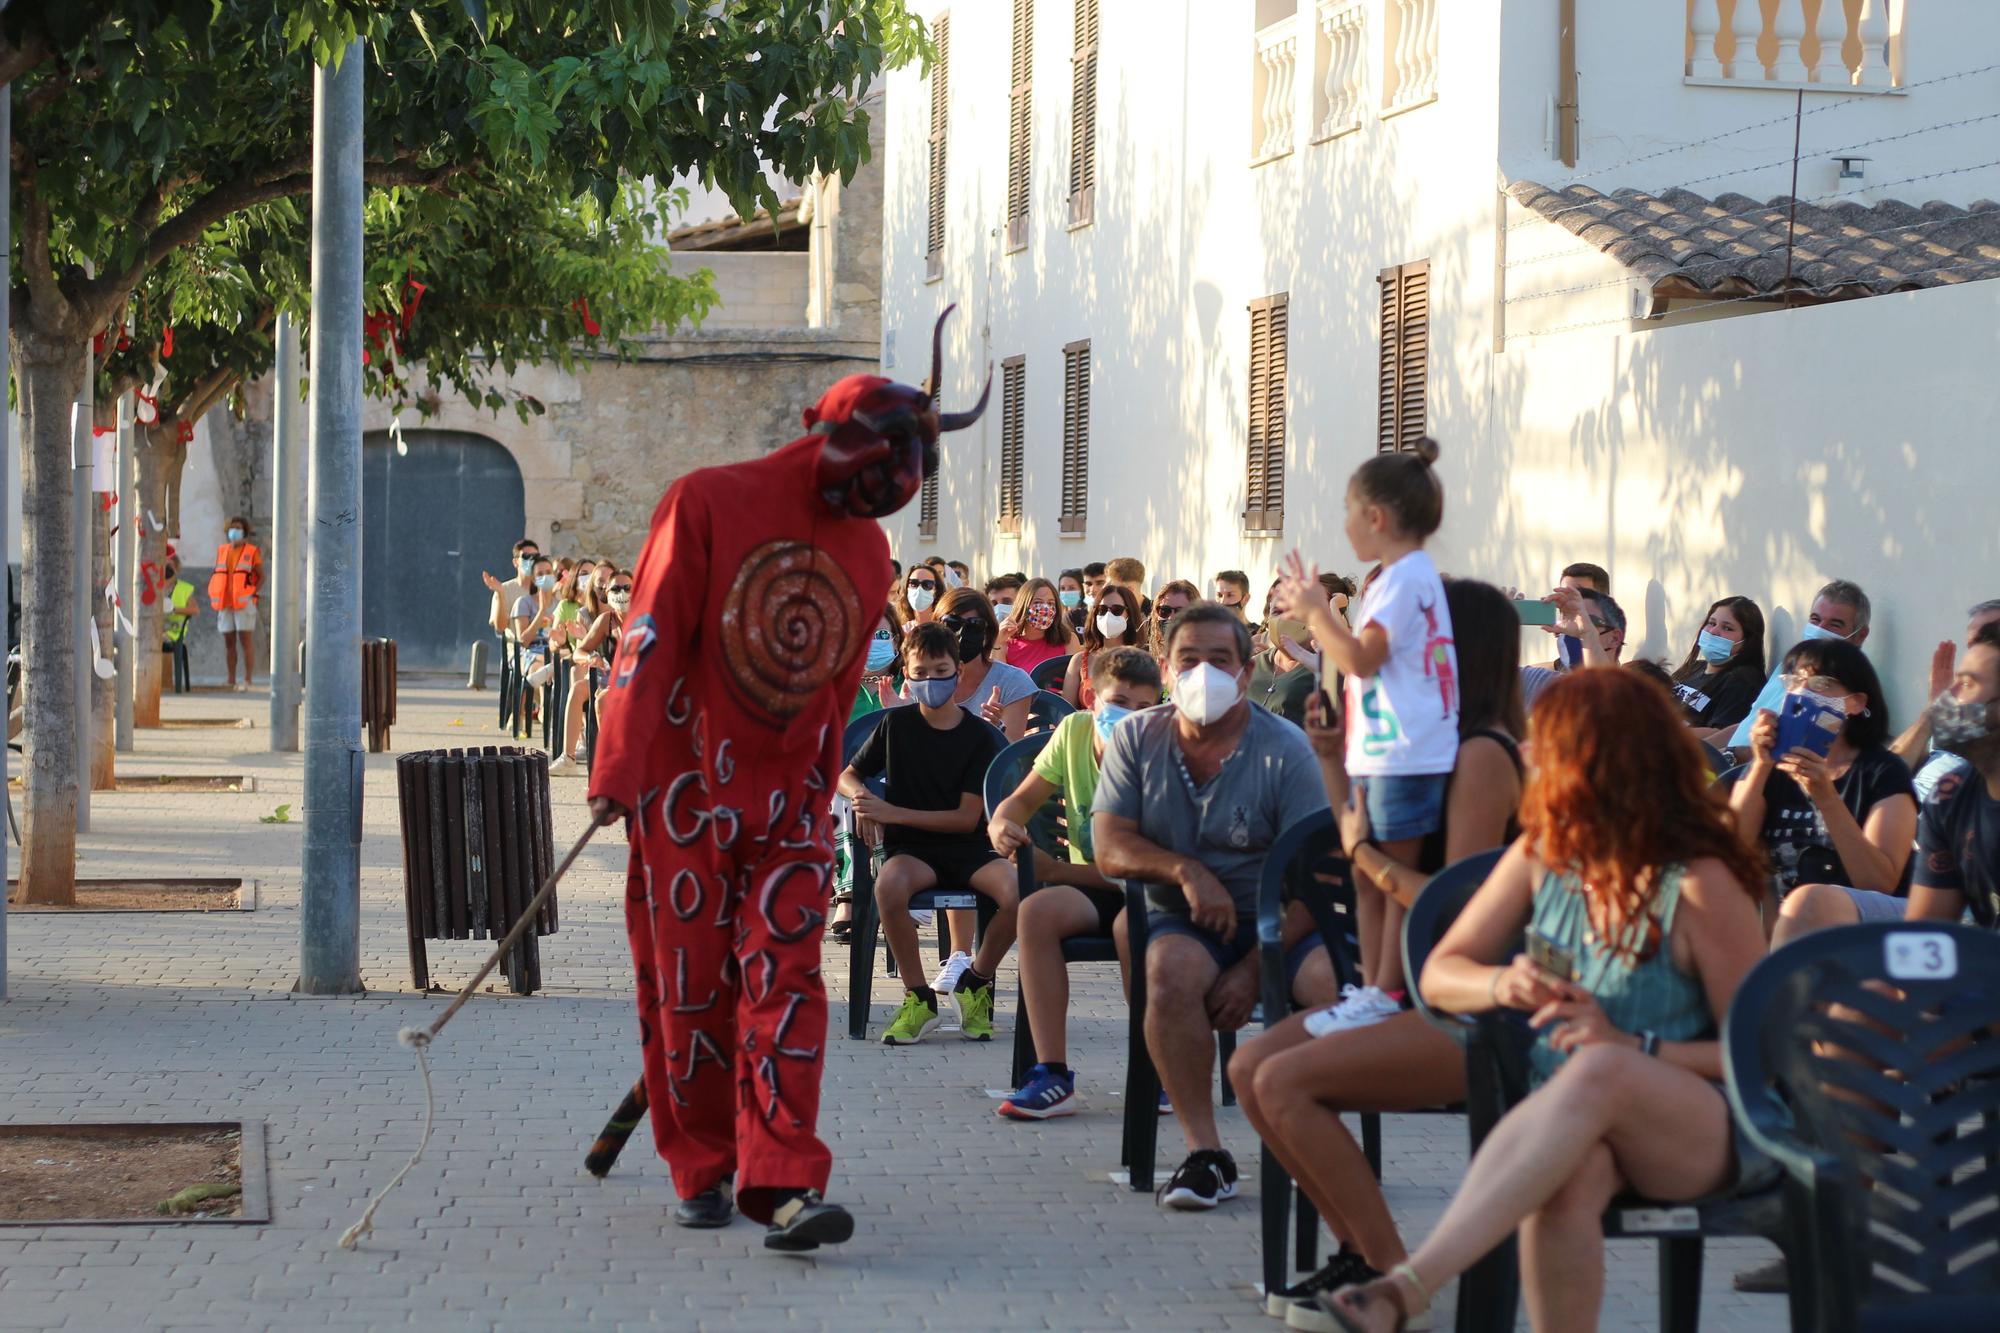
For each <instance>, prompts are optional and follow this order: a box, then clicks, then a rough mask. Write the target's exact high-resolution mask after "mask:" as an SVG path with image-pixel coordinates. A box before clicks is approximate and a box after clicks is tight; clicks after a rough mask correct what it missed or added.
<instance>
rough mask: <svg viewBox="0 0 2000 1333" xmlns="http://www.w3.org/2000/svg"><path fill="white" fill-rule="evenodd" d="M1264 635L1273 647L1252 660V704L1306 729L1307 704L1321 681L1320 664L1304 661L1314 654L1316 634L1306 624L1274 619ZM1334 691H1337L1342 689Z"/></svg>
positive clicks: (1275, 617)
mask: <svg viewBox="0 0 2000 1333" xmlns="http://www.w3.org/2000/svg"><path fill="white" fill-rule="evenodd" d="M1264 632H1265V634H1266V635H1267V636H1268V638H1269V639H1270V642H1271V646H1270V647H1269V648H1266V649H1265V650H1264V651H1263V652H1261V653H1258V654H1257V655H1256V656H1255V657H1253V658H1251V659H1250V663H1251V665H1250V700H1251V702H1252V703H1255V704H1258V705H1259V706H1261V707H1263V708H1266V709H1268V710H1270V711H1271V712H1273V713H1276V714H1277V715H1278V716H1279V717H1282V718H1283V719H1285V721H1287V722H1289V723H1291V724H1292V725H1293V726H1295V727H1301V728H1302V727H1304V726H1305V724H1306V700H1308V699H1309V698H1311V697H1312V692H1313V686H1314V685H1315V683H1317V681H1318V679H1319V675H1318V672H1317V670H1316V663H1309V662H1308V661H1304V660H1301V659H1302V658H1304V657H1306V656H1307V655H1308V654H1309V652H1310V649H1309V648H1308V646H1307V645H1309V644H1310V643H1311V641H1312V631H1311V630H1308V629H1307V628H1306V622H1305V621H1303V620H1286V619H1284V618H1283V617H1280V616H1272V617H1271V618H1270V619H1268V620H1266V621H1265V622H1264ZM1294 654H1298V656H1294ZM1313 656H1315V657H1316V655H1313ZM1331 689H1332V690H1334V691H1337V690H1338V689H1339V686H1338V685H1332V686H1331Z"/></svg>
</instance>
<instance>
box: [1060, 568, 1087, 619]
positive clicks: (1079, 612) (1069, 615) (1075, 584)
mask: <svg viewBox="0 0 2000 1333" xmlns="http://www.w3.org/2000/svg"><path fill="white" fill-rule="evenodd" d="M1056 600H1057V601H1059V602H1061V603H1062V608H1063V619H1065V620H1067V621H1068V622H1069V627H1070V628H1071V629H1072V630H1074V631H1076V632H1077V633H1078V634H1081V633H1083V626H1084V623H1085V621H1086V620H1087V618H1088V616H1089V611H1088V610H1087V609H1086V608H1085V606H1084V596H1083V571H1082V570H1081V569H1065V570H1064V571H1063V572H1062V573H1060V574H1058V575H1057V576H1056Z"/></svg>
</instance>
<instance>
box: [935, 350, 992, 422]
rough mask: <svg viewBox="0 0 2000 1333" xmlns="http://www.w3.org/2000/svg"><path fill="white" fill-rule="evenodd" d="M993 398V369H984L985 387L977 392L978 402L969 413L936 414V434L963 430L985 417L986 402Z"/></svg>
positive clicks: (990, 367) (989, 367)
mask: <svg viewBox="0 0 2000 1333" xmlns="http://www.w3.org/2000/svg"><path fill="white" fill-rule="evenodd" d="M992 396H993V367H992V366H990V365H989V366H988V367H986V387H985V388H983V389H981V390H980V391H979V401H978V402H976V403H974V404H973V405H972V410H971V411H970V412H940V413H938V434H940V435H942V434H944V433H945V432H946V431H953V430H964V429H965V428H966V427H967V426H970V425H971V424H972V423H973V422H975V421H977V420H979V418H981V417H982V416H985V415H986V400H987V399H988V398H991V397H992Z"/></svg>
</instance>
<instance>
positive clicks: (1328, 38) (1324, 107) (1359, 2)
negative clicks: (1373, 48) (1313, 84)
mask: <svg viewBox="0 0 2000 1333" xmlns="http://www.w3.org/2000/svg"><path fill="white" fill-rule="evenodd" d="M1315 17H1316V21H1317V25H1318V52H1319V59H1320V64H1321V68H1322V70H1323V73H1322V75H1321V78H1320V86H1319V97H1318V99H1317V104H1316V110H1317V111H1318V117H1319V124H1318V126H1317V127H1316V128H1315V129H1314V131H1313V138H1314V139H1315V140H1319V139H1331V138H1333V137H1334V136H1335V135H1340V134H1346V133H1347V132H1348V131H1349V130H1354V129H1359V128H1360V126H1361V116H1362V112H1363V110H1364V109H1365V108H1366V106H1367V96H1368V29H1367V23H1368V6H1367V5H1366V4H1364V3H1363V0H1319V7H1318V10H1317V12H1316V15H1315Z"/></svg>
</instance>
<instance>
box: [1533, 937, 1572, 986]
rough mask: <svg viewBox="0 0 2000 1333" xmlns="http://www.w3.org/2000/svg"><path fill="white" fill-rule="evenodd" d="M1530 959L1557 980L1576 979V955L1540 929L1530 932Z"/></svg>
mask: <svg viewBox="0 0 2000 1333" xmlns="http://www.w3.org/2000/svg"><path fill="white" fill-rule="evenodd" d="M1528 961H1529V962H1531V963H1533V964H1534V965H1535V966H1536V967H1538V968H1540V969H1541V970H1542V971H1543V972H1546V973H1547V974H1548V975H1550V976H1552V977H1554V978H1555V979H1556V980H1557V981H1575V980H1576V955H1575V954H1573V953H1571V952H1570V951H1569V950H1568V949H1565V948H1564V947H1563V946H1562V945H1560V944H1557V943H1556V942H1555V941H1554V940H1552V939H1550V938H1549V937H1548V936H1546V935H1544V934H1542V932H1540V931H1539V930H1531V931H1529V932H1528Z"/></svg>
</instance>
